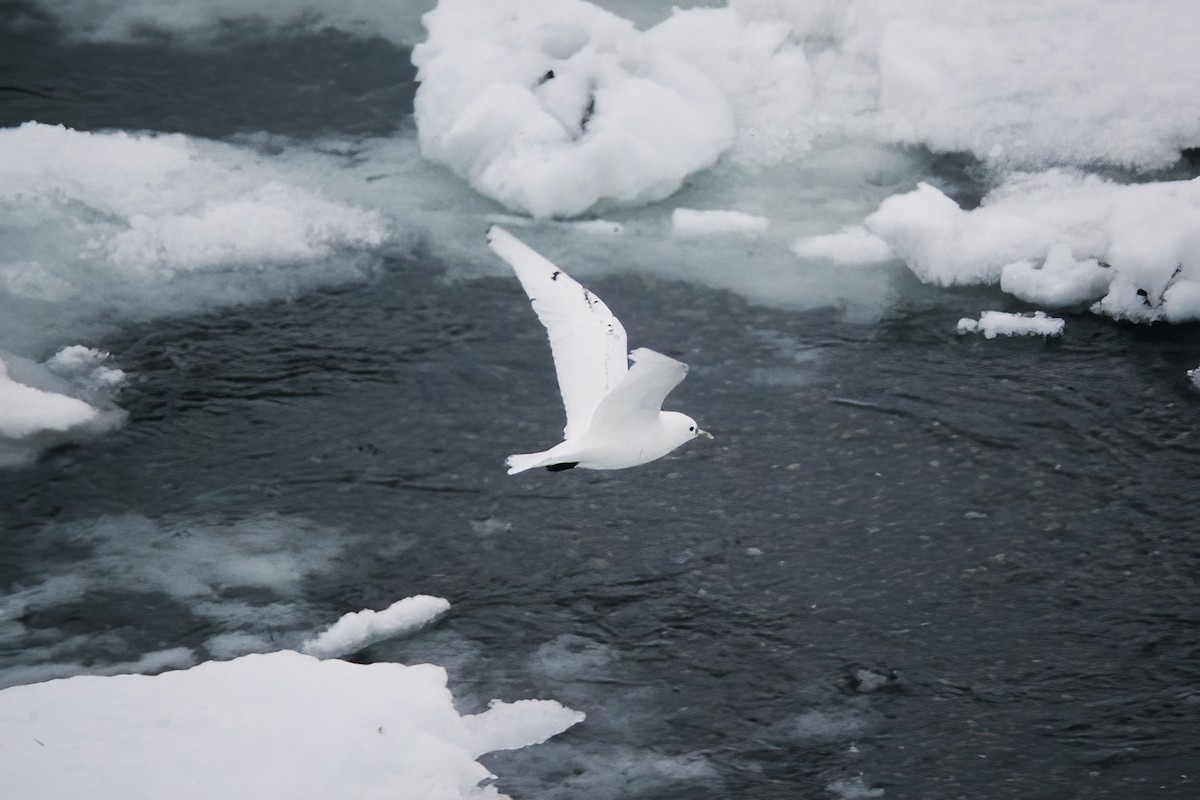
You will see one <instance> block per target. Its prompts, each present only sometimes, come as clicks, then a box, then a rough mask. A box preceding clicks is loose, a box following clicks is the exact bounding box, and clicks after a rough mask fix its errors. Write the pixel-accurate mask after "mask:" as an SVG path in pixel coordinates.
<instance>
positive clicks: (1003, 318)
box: [958, 311, 1066, 339]
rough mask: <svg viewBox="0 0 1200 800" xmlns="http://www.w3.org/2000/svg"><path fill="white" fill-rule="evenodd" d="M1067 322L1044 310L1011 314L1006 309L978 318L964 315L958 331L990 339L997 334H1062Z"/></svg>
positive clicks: (986, 312)
mask: <svg viewBox="0 0 1200 800" xmlns="http://www.w3.org/2000/svg"><path fill="white" fill-rule="evenodd" d="M1065 326H1066V322H1065V321H1064V320H1062V319H1059V318H1058V317H1050V316H1047V315H1046V312H1044V311H1035V312H1033V314H1011V313H1009V312H1006V311H984V312H983V313H982V314H980V315H979V319H978V320H973V319H970V318H969V317H964V318H962V319H960V320H959V321H958V333H959V334H966V333H982V334H983V335H984V336H985V337H986V338H988V339H995V338H996V337H997V336H1062V332H1063V328H1064V327H1065Z"/></svg>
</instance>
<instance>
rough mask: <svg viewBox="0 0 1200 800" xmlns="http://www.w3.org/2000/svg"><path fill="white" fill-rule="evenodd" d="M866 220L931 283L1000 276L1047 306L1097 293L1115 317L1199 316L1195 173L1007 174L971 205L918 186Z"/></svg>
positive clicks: (1104, 310)
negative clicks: (1175, 176)
mask: <svg viewBox="0 0 1200 800" xmlns="http://www.w3.org/2000/svg"><path fill="white" fill-rule="evenodd" d="M864 225H865V226H866V227H867V229H868V230H870V231H871V232H873V233H875V234H876V235H878V236H880V237H881V238H883V239H884V240H886V241H887V243H888V244H889V245H890V246H891V248H892V249H893V250H894V251H896V253H897V254H899V255H900V256H901V257H902V258H903V259H904V260H905V261H906V262H907V263H908V265H909V267H910V268H911V269H912V270H913V272H914V273H916V275H917V277H919V278H920V279H921V280H923V281H925V282H927V283H935V284H938V285H943V286H952V285H955V284H971V283H996V282H1001V285H1002V286H1003V287H1004V288H1006V289H1008V290H1009V291H1013V293H1014V294H1017V295H1018V296H1020V297H1024V298H1027V299H1031V300H1034V299H1036V301H1037V302H1045V303H1046V304H1047V305H1056V304H1075V303H1080V302H1090V301H1092V300H1096V301H1097V302H1095V303H1094V304H1093V305H1092V310H1093V311H1094V312H1096V313H1099V314H1105V315H1108V316H1111V317H1116V318H1118V319H1130V320H1135V321H1148V320H1154V319H1167V320H1170V321H1174V322H1180V321H1188V320H1195V319H1200V178H1198V179H1193V180H1190V181H1165V182H1157V183H1139V184H1118V183H1113V182H1112V181H1108V180H1104V179H1103V178H1099V177H1096V176H1093V175H1082V174H1079V173H1076V172H1071V171H1065V170H1049V171H1047V172H1040V173H1022V174H1015V175H1012V176H1010V177H1009V178H1008V179H1007V180H1006V181H1005V182H1004V183H1002V184H1001V185H1000V186H998V187H997V188H996V189H994V190H993V191H992V192H990V193H989V194H988V195H987V197H985V198H984V200H983V204H982V205H981V206H980V207H979V208H976V209H973V210H970V211H967V210H964V209H962V208H959V207H958V204H957V203H955V202H954V201H953V200H951V199H950V198H948V197H947V196H946V195H944V194H943V193H942V192H940V191H939V190H938V189H936V188H934V187H933V186H930V185H928V184H925V183H922V184H920V185H919V186H918V188H917V189H916V191H913V192H908V193H906V194H900V195H893V196H892V197H889V198H888V199H886V200H885V201H884V202H883V203H882V204H880V206H879V209H878V210H877V211H876V212H875V213H874V214H871V215H870V216H869V217H867V219H866V220H865V222H864ZM1038 263H1041V264H1042V269H1041V272H1040V274H1034V273H1035V272H1036V271H1037V270H1036V264H1038ZM1101 264H1107V265H1109V266H1108V268H1107V269H1106V268H1104V267H1102V266H1100V265H1101Z"/></svg>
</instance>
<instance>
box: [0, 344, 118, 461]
mask: <svg viewBox="0 0 1200 800" xmlns="http://www.w3.org/2000/svg"><path fill="white" fill-rule="evenodd" d="M99 416H100V412H99V411H98V410H97V409H95V408H93V407H92V406H91V405H89V404H88V403H85V402H84V401H82V400H80V399H78V398H75V397H68V396H67V395H64V394H57V393H55V392H48V391H44V390H42V389H35V388H34V387H32V386H27V385H25V384H24V383H18V382H17V381H15V380H13V379H12V378H11V377H9V371H8V367H7V366H6V364H5V362H4V361H2V360H0V437H4V438H9V439H22V438H25V437H26V436H31V435H33V434H35V433H39V432H41V431H60V432H61V431H68V430H70V429H72V428H76V427H79V426H81V425H83V424H85V423H88V422H92V421H93V420H95V419H96V418H97V417H99ZM2 457H3V451H2V450H0V459H2ZM2 463H3V461H2V460H0V464H2Z"/></svg>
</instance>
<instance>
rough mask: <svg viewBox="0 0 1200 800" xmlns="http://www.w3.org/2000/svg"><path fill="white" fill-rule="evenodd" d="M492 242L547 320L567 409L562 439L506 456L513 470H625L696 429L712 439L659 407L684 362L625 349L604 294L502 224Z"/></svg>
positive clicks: (664, 451)
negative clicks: (536, 449)
mask: <svg viewBox="0 0 1200 800" xmlns="http://www.w3.org/2000/svg"><path fill="white" fill-rule="evenodd" d="M487 243H488V246H489V247H491V248H492V251H493V252H494V253H496V255H498V256H500V257H501V258H502V259H504V260H505V261H506V262H508V265H509V266H511V267H512V268H513V271H514V272H516V274H517V278H518V279H519V280H520V281H521V286H522V287H523V288H524V289H525V294H527V295H529V299H530V300H531V301H532V303H533V310H534V311H535V312H536V313H537V315H538V319H540V320H541V321H542V325H544V326H545V327H546V332H547V333H548V334H549V336H550V349H551V350H552V351H553V353H554V369H555V371H556V372H557V373H558V388H559V391H560V392H562V398H563V405H564V406H566V410H567V426H566V428H564V429H563V441H562V443H560V444H558V445H556V446H554V447H552V448H550V449H549V450H543V451H542V452H540V453H520V454H518V455H512V456H509V457H508V459H507V461H506V462H505V463H506V464H507V465H508V474H509V475H515V474H516V473H518V472H524V471H525V470H527V469H534V468H536V467H545V468H546V469H548V470H550V471H552V472H557V471H559V470H565V469H571V468H572V467H580V468H582V469H625V468H626V467H636V466H639V465H641V464H646V463H648V462H650V461H654V460H655V459H658V458H662V457H663V456H665V455H666V454H667V453H669V452H671V451H672V450H674V449H675V448H677V447H679V446H680V445H681V444H683V443H684V442H688V441H691V440H692V439H695V438H696V437H697V436H706V437H708V438H709V439H711V438H713V437H712V434H711V433H708V432H707V431H702V430H700V426H699V425H697V424H696V420H694V419H692V418H691V417H689V416H687V415H686V414H680V413H679V412H677V411H663V410H662V404H663V400H665V399H666V397H667V395H668V394H669V393H670V392H671V390H672V389H674V388H675V387H676V386H678V385H679V383H680V382H681V381H682V380H683V379H684V376H686V375H687V371H688V367H687V364H684V363H683V362H681V361H676V360H675V359H673V358H670V357H668V356H664V355H663V354H662V353H656V352H655V351H653V350H649V349H647V348H645V347H639V348H638V349H637V350H634V351H633V352H632V353H628V355H627V354H626V352H627V351H626V343H625V328H624V326H622V325H621V321H620V320H618V319H617V318H616V317H615V316H613V313H612V312H611V311H609V310H608V306H606V305H605V304H604V301H603V300H601V299H600V298H599V297H597V296H596V295H594V294H592V293H591V292H590V291H588V290H587V289H585V288H584V287H583V286H581V285H580V284H579V283H578V282H577V281H576V280H574V279H573V278H571V276H569V275H567V273H565V272H563V271H562V270H561V269H559V268H558V267H556V266H555V265H554V264H553V263H551V262H550V261H549V260H547V259H546V258H544V257H543V256H541V255H540V254H538V253H537V252H535V251H534V250H533V249H532V248H530V247H529V246H528V245H526V244H524V243H523V242H521V241H520V240H518V239H517V238H516V237H514V236H513V235H512V234H510V233H509V232H508V231H506V230H504V229H503V228H501V227H499V226H496V225H493V226H492V227H491V228H489V229H488V232H487ZM629 361H632V362H633V367H632V368H630V367H629V366H628V362H629Z"/></svg>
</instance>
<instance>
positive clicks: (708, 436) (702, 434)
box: [696, 428, 717, 439]
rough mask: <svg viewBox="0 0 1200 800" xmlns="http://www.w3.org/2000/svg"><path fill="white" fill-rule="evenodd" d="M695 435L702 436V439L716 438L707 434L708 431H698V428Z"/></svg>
mask: <svg viewBox="0 0 1200 800" xmlns="http://www.w3.org/2000/svg"><path fill="white" fill-rule="evenodd" d="M696 435H697V436H703V437H705V438H706V439H715V438H717V437H715V436H713V435H712V434H711V433H709V432H708V431H702V430H700V429H699V428H697V429H696Z"/></svg>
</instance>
